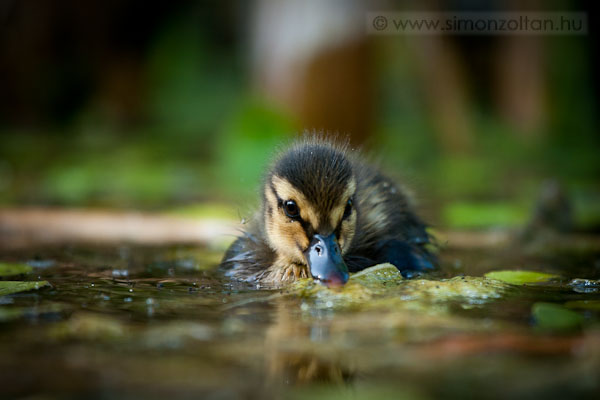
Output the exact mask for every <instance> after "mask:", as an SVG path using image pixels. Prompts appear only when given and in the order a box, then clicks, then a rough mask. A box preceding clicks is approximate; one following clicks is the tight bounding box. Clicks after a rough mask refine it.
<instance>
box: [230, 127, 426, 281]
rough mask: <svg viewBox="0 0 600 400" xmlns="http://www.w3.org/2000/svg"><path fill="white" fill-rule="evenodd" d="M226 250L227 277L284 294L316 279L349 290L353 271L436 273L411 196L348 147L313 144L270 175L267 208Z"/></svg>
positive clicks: (280, 160)
mask: <svg viewBox="0 0 600 400" xmlns="http://www.w3.org/2000/svg"><path fill="white" fill-rule="evenodd" d="M242 233H243V234H242V235H241V236H240V237H238V238H237V239H236V240H235V241H234V242H233V244H232V245H231V246H230V247H229V249H228V250H227V251H226V253H225V255H224V257H223V260H222V262H221V268H222V269H223V270H224V271H225V274H226V275H227V276H229V277H232V278H234V279H237V280H242V281H246V282H251V283H254V284H257V285H261V286H269V287H280V286H282V285H284V284H286V283H288V282H293V281H295V280H296V279H298V278H311V277H312V278H314V279H315V280H317V281H319V282H320V283H323V284H325V285H326V286H328V287H336V286H341V285H344V284H345V283H346V282H347V281H348V278H349V272H358V271H360V270H363V269H365V268H367V267H370V266H373V265H375V264H379V263H385V262H389V263H391V264H393V265H395V266H396V267H397V268H398V269H399V270H400V272H401V273H402V275H403V276H404V277H412V276H414V275H415V274H418V273H420V272H421V271H425V270H431V269H434V268H435V265H436V260H435V257H434V255H433V254H431V253H430V252H429V251H428V249H427V245H428V244H429V243H431V242H432V238H431V237H430V235H429V234H428V233H427V231H426V225H425V224H424V223H423V221H422V220H421V219H420V218H419V217H418V216H417V215H416V213H415V211H414V207H413V205H412V203H411V201H410V198H409V196H408V195H407V192H406V191H405V190H404V189H403V187H402V186H399V185H397V184H395V183H393V182H392V181H391V180H390V179H388V178H387V177H386V176H384V175H383V174H381V173H380V172H379V171H378V170H377V169H375V168H374V167H372V166H370V165H368V164H366V163H365V162H364V161H363V160H362V159H361V158H360V156H359V155H358V154H356V153H355V152H353V151H352V150H351V149H350V148H349V146H348V144H347V143H338V142H336V141H332V140H328V139H325V138H322V137H306V138H304V139H301V140H299V141H297V142H295V143H294V144H293V145H292V146H291V147H289V149H287V150H286V151H284V152H282V153H281V154H280V155H279V156H278V157H277V158H276V159H275V161H274V162H273V163H272V165H271V168H270V169H269V170H268V172H267V173H266V174H265V176H264V181H263V185H262V206H261V208H260V211H259V212H258V213H257V214H256V215H255V217H254V218H253V219H252V220H251V221H250V222H249V223H248V224H247V227H245V229H244V230H243V232H242Z"/></svg>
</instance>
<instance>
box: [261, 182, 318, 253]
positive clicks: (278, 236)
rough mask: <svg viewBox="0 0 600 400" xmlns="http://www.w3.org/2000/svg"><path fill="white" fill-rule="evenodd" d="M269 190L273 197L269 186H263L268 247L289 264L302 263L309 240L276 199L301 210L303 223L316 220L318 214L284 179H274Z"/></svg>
mask: <svg viewBox="0 0 600 400" xmlns="http://www.w3.org/2000/svg"><path fill="white" fill-rule="evenodd" d="M271 183H272V187H273V189H274V190H275V192H276V194H275V193H273V191H272V190H271V186H270V185H267V186H266V187H265V198H266V200H267V202H268V204H269V209H270V210H271V212H270V213H269V212H268V209H266V210H265V212H266V213H267V214H266V215H265V222H266V224H265V226H266V231H267V237H268V239H269V245H270V246H271V248H272V249H273V250H275V251H276V252H277V253H278V254H279V255H283V256H285V257H286V258H287V259H288V260H289V262H295V263H300V264H305V262H306V261H305V259H304V254H303V250H304V249H306V248H308V245H309V244H310V239H309V238H308V237H306V233H305V232H304V229H303V228H302V226H301V225H300V224H299V223H298V222H296V221H291V220H290V218H289V217H288V216H286V215H285V213H284V212H283V210H281V208H280V207H279V204H278V202H277V196H278V197H279V198H280V199H282V200H283V201H286V200H293V201H295V202H296V204H297V205H298V208H299V209H300V217H301V218H302V219H303V220H305V221H310V222H311V223H313V222H312V221H317V220H318V219H317V217H318V216H317V215H316V214H315V213H314V212H313V208H312V207H310V205H309V202H308V201H307V200H306V198H305V197H304V195H303V194H302V193H301V192H300V191H298V190H297V189H296V188H294V187H293V186H292V184H291V183H289V182H288V181H287V180H285V179H283V178H280V177H277V176H274V177H273V179H272V181H271Z"/></svg>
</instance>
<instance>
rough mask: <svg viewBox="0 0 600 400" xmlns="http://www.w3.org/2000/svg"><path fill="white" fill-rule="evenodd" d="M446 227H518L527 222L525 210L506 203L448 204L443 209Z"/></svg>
mask: <svg viewBox="0 0 600 400" xmlns="http://www.w3.org/2000/svg"><path fill="white" fill-rule="evenodd" d="M442 217H443V219H444V222H445V224H446V225H448V226H450V227H453V228H467V229H475V228H488V227H490V226H505V227H511V226H518V225H522V224H523V223H525V222H526V220H527V209H526V208H524V207H521V206H520V205H514V204H508V203H506V204H505V203H491V204H488V203H458V202H457V203H450V204H448V205H447V206H446V207H444V209H443V215H442Z"/></svg>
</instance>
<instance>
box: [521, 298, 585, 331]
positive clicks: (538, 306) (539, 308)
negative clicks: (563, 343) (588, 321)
mask: <svg viewBox="0 0 600 400" xmlns="http://www.w3.org/2000/svg"><path fill="white" fill-rule="evenodd" d="M531 315H532V316H533V318H534V319H535V323H536V326H537V327H538V328H540V329H542V330H545V331H561V332H564V331H570V330H573V329H576V328H578V327H579V326H581V324H582V323H583V316H581V315H580V314H578V313H576V312H575V311H572V310H569V309H567V308H565V307H563V306H562V305H560V304H554V303H542V302H540V303H535V304H534V305H533V307H532V308H531Z"/></svg>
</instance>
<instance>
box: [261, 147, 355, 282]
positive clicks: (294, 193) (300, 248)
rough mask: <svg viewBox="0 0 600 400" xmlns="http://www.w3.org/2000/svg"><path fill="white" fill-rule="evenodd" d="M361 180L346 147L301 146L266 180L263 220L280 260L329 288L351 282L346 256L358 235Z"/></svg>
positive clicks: (279, 161) (285, 156) (286, 155)
mask: <svg viewBox="0 0 600 400" xmlns="http://www.w3.org/2000/svg"><path fill="white" fill-rule="evenodd" d="M355 191H356V179H355V176H354V172H353V168H352V163H351V162H350V160H349V159H348V157H347V155H346V148H345V147H344V146H336V145H333V144H329V143H326V142H325V143H323V142H308V143H303V144H298V145H296V146H294V147H292V148H291V149H290V150H288V151H287V152H285V153H283V154H282V155H281V156H280V157H279V158H278V159H277V161H276V162H275V163H274V165H273V168H272V169H271V171H270V172H269V174H268V175H267V176H266V180H265V185H264V196H263V217H264V226H265V232H266V236H267V239H268V242H269V245H270V247H271V248H272V249H273V250H274V251H275V253H276V255H277V257H278V259H280V260H283V265H285V263H290V264H295V265H299V266H302V267H304V268H307V270H308V272H309V273H310V275H311V276H312V277H313V278H315V279H316V280H318V281H320V282H321V283H324V284H326V285H327V286H340V285H343V284H344V283H346V282H347V281H348V277H349V274H348V267H347V266H346V264H345V263H344V260H343V258H342V255H343V254H344V253H345V252H346V251H347V250H348V248H349V247H350V244H351V242H352V238H353V237H354V233H355V230H356V220H357V211H356V209H355V207H354V194H355Z"/></svg>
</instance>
